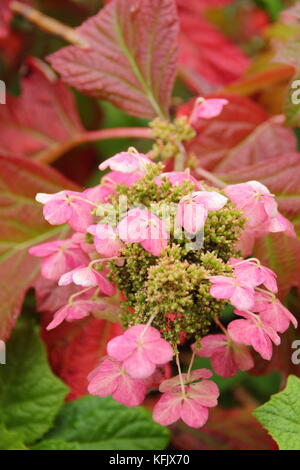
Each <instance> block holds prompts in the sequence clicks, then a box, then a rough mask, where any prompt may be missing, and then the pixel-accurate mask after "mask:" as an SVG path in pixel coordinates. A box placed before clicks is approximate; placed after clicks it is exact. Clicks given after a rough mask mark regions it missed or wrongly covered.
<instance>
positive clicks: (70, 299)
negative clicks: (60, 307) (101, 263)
mask: <svg viewBox="0 0 300 470" xmlns="http://www.w3.org/2000/svg"><path fill="white" fill-rule="evenodd" d="M90 289H92V287H86V288H85V289H83V290H81V291H80V292H76V294H73V295H71V296H70V297H69V300H68V303H69V304H72V303H73V302H74V299H76V298H77V297H78V296H79V295H82V294H84V293H85V292H87V291H88V290H90Z"/></svg>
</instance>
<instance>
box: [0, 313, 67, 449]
mask: <svg viewBox="0 0 300 470" xmlns="http://www.w3.org/2000/svg"><path fill="white" fill-rule="evenodd" d="M67 391H68V389H67V387H66V386H65V384H63V383H62V382H61V380H59V379H58V378H57V377H55V375H54V374H53V373H52V372H51V370H50V367H49V364H48V361H47V357H46V351H45V346H44V344H43V342H42V341H41V339H40V336H39V328H38V327H37V325H35V322H34V320H33V319H32V318H31V319H28V318H20V320H19V321H18V324H17V326H16V328H15V329H14V332H13V334H12V336H11V338H10V340H9V341H8V343H7V363H6V364H5V365H4V366H1V368H0V439H1V425H2V424H3V425H4V426H5V427H6V429H7V431H9V432H11V433H16V436H15V437H16V438H17V437H18V439H19V440H20V439H21V441H22V442H24V443H25V444H28V445H30V444H32V443H33V442H35V441H36V440H37V439H40V438H41V437H42V436H43V434H45V433H46V432H47V431H48V430H49V429H50V428H51V426H52V424H53V422H54V419H55V417H56V415H57V413H58V412H59V410H60V408H61V407H62V405H63V403H64V398H65V396H66V394H67ZM4 437H5V436H4ZM2 438H3V437H2ZM8 438H9V436H7V439H8ZM11 438H12V436H11ZM0 445H1V440H0Z"/></svg>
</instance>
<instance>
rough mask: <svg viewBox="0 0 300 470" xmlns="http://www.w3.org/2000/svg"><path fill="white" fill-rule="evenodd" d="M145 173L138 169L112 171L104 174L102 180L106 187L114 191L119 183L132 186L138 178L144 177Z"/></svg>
mask: <svg viewBox="0 0 300 470" xmlns="http://www.w3.org/2000/svg"><path fill="white" fill-rule="evenodd" d="M144 176H145V173H143V172H141V171H137V172H135V173H123V172H121V171H111V172H109V173H107V174H106V175H105V176H103V178H102V180H101V182H102V184H103V185H104V187H105V188H109V189H110V190H111V191H112V192H115V191H114V189H115V188H116V186H118V184H125V186H132V185H133V184H134V183H136V182H137V181H138V180H140V179H141V178H143V177H144Z"/></svg>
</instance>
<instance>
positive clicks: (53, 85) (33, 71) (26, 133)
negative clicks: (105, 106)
mask: <svg viewBox="0 0 300 470" xmlns="http://www.w3.org/2000/svg"><path fill="white" fill-rule="evenodd" d="M28 66H29V70H28V73H27V75H26V76H25V77H24V78H23V79H22V84H21V87H22V92H21V95H20V96H19V97H17V98H15V97H12V96H8V97H7V104H6V106H0V132H1V142H0V152H1V153H2V154H5V155H15V156H31V157H37V156H41V155H42V154H44V153H47V152H49V151H51V152H55V151H56V150H58V149H59V148H61V146H65V145H66V143H67V142H68V141H70V140H72V139H74V138H75V137H76V135H78V134H79V133H81V132H82V130H83V128H82V126H81V124H80V121H79V117H78V114H77V111H76V107H75V102H74V99H73V96H72V94H71V93H70V92H69V90H68V89H67V88H66V86H65V85H64V84H62V83H61V82H60V81H58V80H57V79H56V77H55V76H54V74H53V72H52V71H51V69H50V68H49V67H48V66H46V65H45V64H43V63H42V62H40V61H38V60H37V59H29V61H28Z"/></svg>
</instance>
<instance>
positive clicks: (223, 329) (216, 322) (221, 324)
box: [214, 317, 227, 336]
mask: <svg viewBox="0 0 300 470" xmlns="http://www.w3.org/2000/svg"><path fill="white" fill-rule="evenodd" d="M214 322H215V324H216V325H218V327H219V328H220V329H221V331H223V333H224V334H225V335H226V336H227V330H226V328H225V326H224V325H223V323H221V322H220V320H219V319H218V318H217V317H215V318H214Z"/></svg>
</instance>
